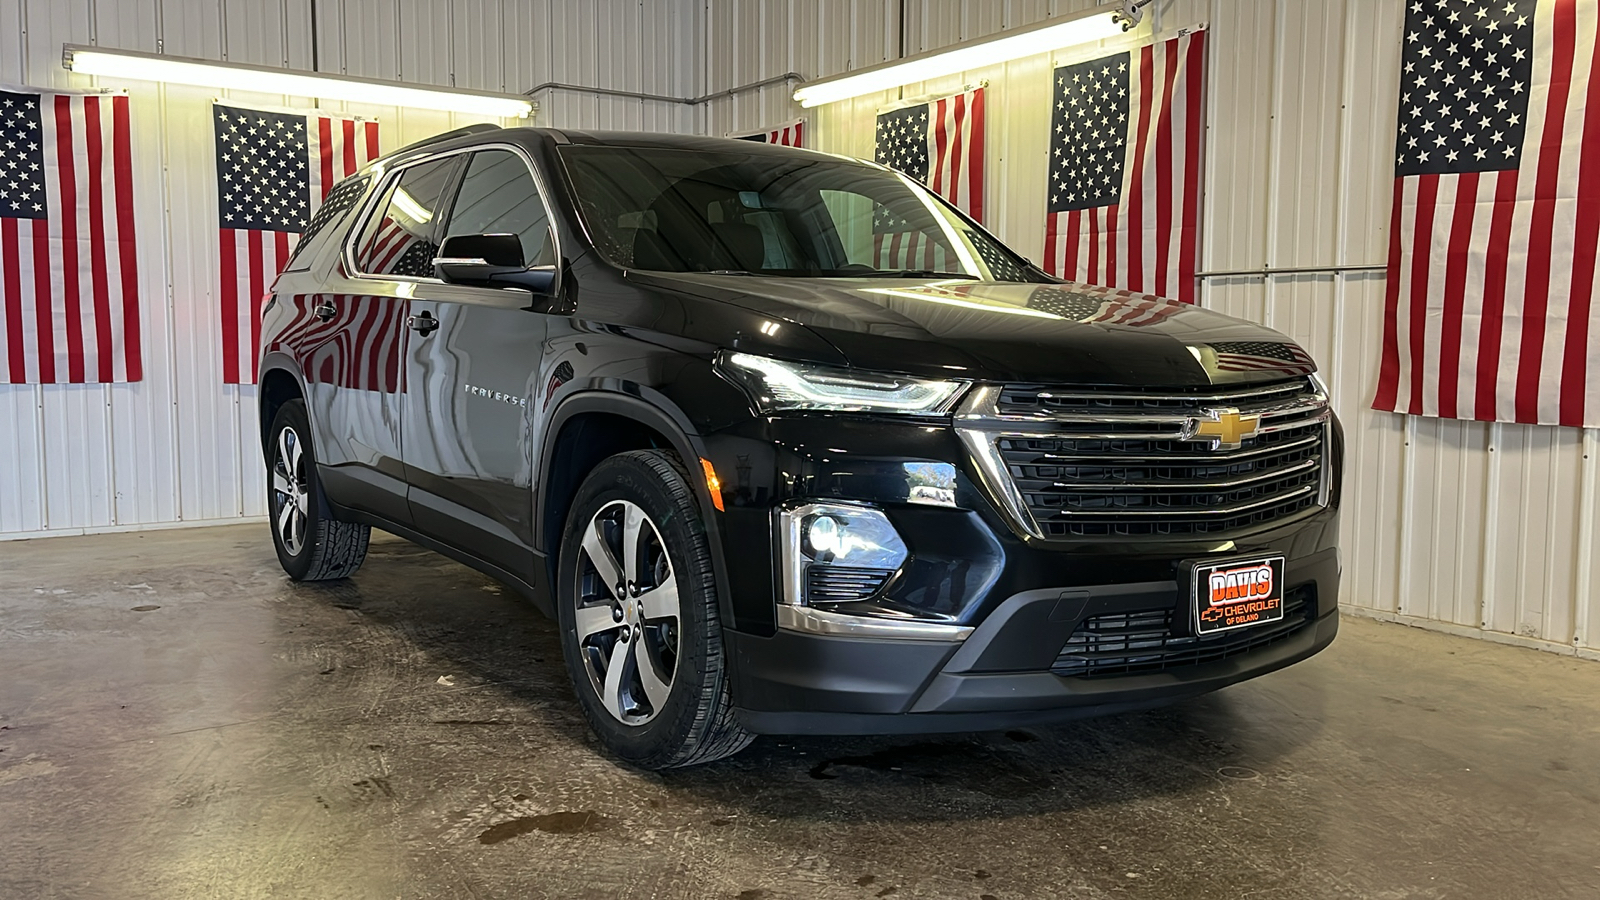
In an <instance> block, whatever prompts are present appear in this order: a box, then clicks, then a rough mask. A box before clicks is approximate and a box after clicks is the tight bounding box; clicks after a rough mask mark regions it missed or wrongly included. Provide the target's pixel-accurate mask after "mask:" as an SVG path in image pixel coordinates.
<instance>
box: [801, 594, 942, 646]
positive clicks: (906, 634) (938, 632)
mask: <svg viewBox="0 0 1600 900" xmlns="http://www.w3.org/2000/svg"><path fill="white" fill-rule="evenodd" d="M778 627H779V628H782V629H784V630H785V631H799V632H803V633H805V634H825V635H830V636H833V637H859V638H891V639H898V640H912V641H943V642H945V643H952V644H953V643H959V642H961V641H964V640H966V639H967V637H968V635H971V634H972V631H973V629H972V626H970V625H946V624H944V623H943V622H923V621H919V620H916V619H878V618H873V617H870V616H851V615H846V614H844V613H836V612H828V611H827V610H822V609H814V608H812V607H809V606H790V605H788V604H785V603H780V604H778Z"/></svg>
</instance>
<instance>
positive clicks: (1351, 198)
mask: <svg viewBox="0 0 1600 900" xmlns="http://www.w3.org/2000/svg"><path fill="white" fill-rule="evenodd" d="M705 2H706V9H707V14H706V18H705V28H706V45H707V49H708V52H707V54H706V78H707V84H706V89H707V91H716V90H719V89H724V88H727V87H730V86H733V85H737V84H743V83H747V82H750V81H754V80H756V79H759V78H763V77H766V76H770V75H774V74H779V73H783V72H787V71H791V70H794V71H798V72H800V74H802V75H804V76H805V77H807V78H810V79H815V78H820V77H825V76H828V75H832V74H836V73H839V72H842V71H845V70H847V69H851V68H859V67H862V66H866V65H872V64H874V63H878V62H882V61H883V60H886V59H892V58H895V57H896V56H897V55H899V53H900V52H901V49H902V48H901V42H902V34H903V39H904V52H905V53H906V54H914V53H919V52H922V51H924V50H930V49H935V48H938V47H943V46H948V45H950V44H954V43H957V42H960V41H964V40H970V39H973V38H977V37H981V36H982V35H985V34H988V33H992V32H995V31H1000V30H1003V29H1006V28H1013V27H1017V26H1019V25H1027V24H1031V23H1034V22H1039V21H1043V20H1044V19H1047V18H1050V17H1053V16H1061V15H1067V14H1070V13H1073V12H1077V11H1080V10H1084V9H1089V8H1092V7H1094V6H1095V5H1096V4H1095V3H1094V2H1093V0H1003V2H1002V0H906V2H904V3H902V2H901V0H865V2H849V0H761V2H752V0H705ZM902 10H903V11H904V14H903V21H902ZM1403 12H1404V10H1403V4H1402V2H1401V0H1318V2H1314V3H1307V2H1305V0H1157V2H1156V3H1155V4H1154V5H1153V13H1154V18H1155V26H1156V27H1157V28H1159V29H1160V30H1161V31H1163V32H1167V33H1170V32H1173V31H1175V30H1176V29H1178V28H1182V27H1186V26H1190V25H1195V24H1199V23H1208V24H1209V28H1210V40H1211V49H1210V79H1209V87H1208V91H1209V97H1208V99H1209V131H1208V136H1207V157H1208V158H1207V171H1206V182H1205V228H1204V231H1203V238H1202V240H1203V245H1202V251H1201V269H1202V271H1237V270H1252V269H1262V268H1287V267H1313V266H1331V265H1360V264H1373V263H1382V262H1384V260H1385V257H1386V253H1385V250H1386V246H1387V244H1386V241H1387V233H1386V232H1387V226H1388V210H1389V193H1390V189H1391V185H1392V183H1393V182H1392V177H1393V175H1392V173H1393V164H1392V161H1391V155H1390V151H1391V147H1392V145H1393V134H1394V130H1393V129H1394V115H1395V103H1396V94H1397V86H1398V78H1399V71H1398V70H1399V40H1400V37H1399V35H1400V27H1401V22H1402V20H1403ZM902 29H903V31H902ZM1095 55H1099V54H1098V52H1097V51H1096V50H1094V49H1088V50H1083V49H1080V50H1076V51H1069V52H1066V53H1062V54H1058V56H1057V61H1058V62H1070V61H1072V60H1073V59H1074V58H1078V59H1088V58H1092V57H1093V56H1095ZM1051 64H1052V63H1051V60H1050V59H1049V58H1047V57H1044V56H1039V57H1034V58H1030V59H1024V60H1019V61H1016V62H1013V63H1009V64H1005V65H999V66H994V67H991V68H987V69H981V70H974V71H971V72H966V73H962V74H961V75H957V76H951V77H949V78H946V79H942V80H940V81H937V82H928V83H924V84H915V85H908V86H906V87H905V89H904V97H906V98H913V97H918V96H927V95H933V94H939V93H949V92H952V91H954V90H956V89H958V88H959V87H960V86H962V85H963V84H967V83H972V82H976V81H979V80H986V81H987V82H988V83H989V85H990V91H991V93H990V96H989V100H988V107H987V108H988V116H989V122H988V140H989V147H990V150H989V155H988V163H987V165H988V171H987V178H988V188H987V191H986V193H987V202H988V204H989V210H990V211H989V213H988V217H989V222H988V223H987V224H988V225H990V226H991V227H992V228H994V229H995V230H996V231H997V232H998V233H999V234H1000V236H1001V237H1002V238H1003V239H1005V240H1006V241H1007V242H1008V243H1010V244H1011V246H1013V247H1017V248H1019V249H1021V250H1023V251H1024V252H1026V253H1028V254H1029V255H1030V256H1032V257H1034V258H1035V259H1038V258H1039V257H1040V254H1041V252H1042V248H1043V242H1044V193H1045V192H1044V183H1045V158H1046V152H1047V151H1046V136H1047V132H1048V127H1049V106H1050V104H1049V97H1050V94H1049V90H1050V77H1049V76H1050V68H1051ZM788 93H789V92H788V91H787V90H785V89H784V88H783V87H781V86H780V87H775V88H771V89H767V90H764V91H762V92H760V93H758V94H751V95H746V96H740V97H731V98H725V99H719V100H716V101H713V102H712V103H710V104H708V106H707V109H706V113H705V115H706V121H705V125H704V128H705V130H706V131H707V132H708V133H711V134H723V133H727V132H730V131H739V130H746V129H753V128H757V127H761V126H764V125H769V124H774V123H778V122H782V121H785V120H787V119H789V118H791V117H793V116H794V115H796V114H799V113H800V110H799V109H798V108H797V107H796V106H795V105H794V104H793V103H792V102H790V100H789V97H788ZM895 97H896V94H894V93H886V94H882V95H877V96H871V97H864V98H859V99H858V100H855V101H846V102H843V103H839V104H833V105H830V106H826V107H821V108H818V109H813V110H808V111H805V114H806V115H807V117H808V119H809V123H810V127H811V131H810V135H811V137H810V138H809V140H810V142H811V143H812V146H815V147H818V148H819V149H823V150H829V151H834V152H841V153H848V154H851V155H855V156H869V157H870V156H871V155H872V144H873V118H874V115H875V112H876V110H877V108H878V107H879V106H880V105H883V104H885V103H888V102H891V101H893V100H894V99H895ZM1383 290H1384V276H1383V273H1382V272H1348V273H1342V274H1327V275H1279V276H1261V275H1252V276H1240V277H1231V278H1210V279H1207V280H1206V281H1205V282H1204V290H1203V295H1202V296H1203V301H1202V302H1203V303H1205V304H1206V305H1207V306H1210V307H1213V308H1216V309H1220V310H1222V311H1225V312H1229V313H1233V314H1235V315H1240V316H1244V317H1246V318H1250V319H1254V320H1257V321H1260V322H1265V323H1267V324H1269V325H1272V326H1273V327H1276V328H1278V329H1281V330H1282V331H1285V332H1287V333H1288V334H1290V335H1291V336H1293V337H1294V338H1296V339H1297V340H1299V341H1301V342H1302V343H1303V344H1305V346H1306V347H1307V348H1308V349H1309V350H1311V351H1312V353H1313V354H1314V355H1315V356H1316V357H1317V359H1318V360H1320V361H1321V362H1322V364H1323V368H1324V370H1325V371H1327V372H1328V374H1329V375H1330V379H1331V381H1332V382H1333V387H1334V392H1335V399H1336V403H1337V405H1338V409H1339V412H1340V415H1341V416H1342V417H1343V419H1344V423H1345V428H1346V432H1347V435H1348V438H1349V452H1350V458H1349V468H1348V471H1347V473H1346V480H1345V506H1344V520H1343V521H1344V536H1343V544H1344V551H1345V552H1344V561H1345V589H1344V593H1343V597H1342V599H1343V601H1344V603H1345V604H1346V605H1347V606H1349V607H1353V608H1359V609H1361V610H1363V611H1365V612H1368V613H1370V614H1373V615H1378V616H1380V617H1392V618H1398V619H1401V620H1405V621H1414V622H1419V623H1426V624H1429V625H1432V626H1434V627H1440V628H1444V629H1446V630H1451V631H1458V632H1462V633H1469V634H1473V635H1479V636H1483V637H1487V638H1490V639H1495V640H1504V641H1509V642H1514V643H1524V644H1529V645H1534V646H1539V647H1541V648H1543V649H1549V650H1558V651H1562V652H1569V653H1571V652H1577V653H1579V654H1580V655H1585V656H1592V657H1595V658H1600V633H1596V631H1595V630H1594V629H1593V628H1591V626H1590V623H1592V622H1593V623H1600V599H1597V597H1596V594H1595V587H1596V586H1597V584H1600V572H1597V571H1596V567H1595V560H1596V552H1595V551H1596V541H1597V538H1600V535H1597V533H1596V528H1595V518H1596V507H1595V493H1596V485H1597V479H1600V471H1597V470H1596V466H1597V460H1600V457H1597V453H1600V433H1597V432H1596V431H1587V432H1585V431H1580V430H1577V429H1570V428H1551V427H1534V426H1522V425H1487V424H1481V423H1468V422H1456V421H1442V420H1435V419H1422V418H1407V417H1403V416H1397V415H1393V414H1389V413H1380V412H1374V411H1372V410H1370V409H1368V408H1367V404H1368V402H1369V401H1370V399H1371V396H1372V391H1373V388H1374V385H1375V382H1376V372H1377V353H1378V335H1379V334H1380V330H1379V328H1380V319H1379V315H1380V312H1381V309H1382V302H1383Z"/></svg>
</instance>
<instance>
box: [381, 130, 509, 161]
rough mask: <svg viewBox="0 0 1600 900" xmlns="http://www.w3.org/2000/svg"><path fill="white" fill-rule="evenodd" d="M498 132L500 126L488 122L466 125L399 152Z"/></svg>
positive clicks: (408, 145)
mask: <svg viewBox="0 0 1600 900" xmlns="http://www.w3.org/2000/svg"><path fill="white" fill-rule="evenodd" d="M499 130H500V126H499V125H491V124H489V123H488V122H479V123H478V124H476V125H466V126H463V127H461V128H457V129H455V130H453V131H446V132H445V133H444V134H436V135H434V136H433V137H425V138H423V139H422V140H420V141H413V142H411V143H409V144H407V145H405V146H404V147H401V148H400V150H405V151H410V150H415V149H417V148H418V147H427V146H430V145H432V144H437V143H440V142H442V141H448V140H450V139H452V138H459V137H466V136H467V135H469V134H483V133H484V132H485V131H499ZM400 150H397V151H395V152H396V153H398V152H400ZM389 155H393V154H389Z"/></svg>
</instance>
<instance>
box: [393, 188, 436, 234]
mask: <svg viewBox="0 0 1600 900" xmlns="http://www.w3.org/2000/svg"><path fill="white" fill-rule="evenodd" d="M394 208H395V209H398V210H400V211H401V212H402V213H405V215H406V217H407V218H409V219H410V220H411V221H413V222H416V223H417V224H418V225H425V224H427V223H428V222H431V221H432V220H433V213H431V212H428V211H427V210H426V209H423V208H422V204H421V203H418V202H417V198H415V197H413V196H411V195H410V194H408V193H406V189H405V188H403V187H397V188H395V189H394Z"/></svg>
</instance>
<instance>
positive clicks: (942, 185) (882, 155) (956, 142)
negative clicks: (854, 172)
mask: <svg viewBox="0 0 1600 900" xmlns="http://www.w3.org/2000/svg"><path fill="white" fill-rule="evenodd" d="M983 94H984V89H983V88H981V87H979V88H975V89H973V90H970V91H966V92H963V93H960V94H953V95H951V96H949V97H941V98H939V99H937V100H931V101H929V102H927V103H918V104H915V105H912V106H902V107H900V108H899V109H893V110H890V111H888V112H883V113H879V114H878V127H877V133H876V134H877V150H876V152H875V159H876V160H877V161H878V162H880V163H882V164H883V165H886V166H890V167H891V168H895V169H899V170H900V171H901V172H904V173H905V174H907V175H909V176H911V177H912V178H915V179H917V180H918V181H920V182H922V183H923V184H925V185H927V186H928V187H929V188H930V189H931V190H932V191H933V192H934V193H935V194H938V195H939V196H941V197H943V198H944V199H946V200H949V201H950V202H951V203H953V204H955V205H956V208H958V209H960V210H961V211H962V212H964V213H966V214H967V215H969V216H971V217H972V218H973V219H975V220H977V221H979V222H982V221H983V139H984V137H983V134H984V133H983ZM872 234H873V246H874V248H875V250H876V253H877V264H878V267H879V268H906V269H942V268H943V267H944V261H943V252H944V251H943V248H942V247H936V246H934V244H935V241H934V240H932V239H931V238H930V236H928V235H926V234H923V233H922V232H921V231H920V230H917V229H913V228H911V227H910V226H909V225H908V224H907V223H906V222H905V221H903V220H901V219H900V218H899V217H897V216H894V215H893V214H892V213H890V212H888V210H887V209H886V208H884V207H881V206H880V207H879V208H878V214H877V215H875V216H874V217H873V222H872Z"/></svg>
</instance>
